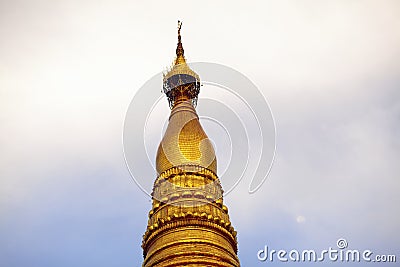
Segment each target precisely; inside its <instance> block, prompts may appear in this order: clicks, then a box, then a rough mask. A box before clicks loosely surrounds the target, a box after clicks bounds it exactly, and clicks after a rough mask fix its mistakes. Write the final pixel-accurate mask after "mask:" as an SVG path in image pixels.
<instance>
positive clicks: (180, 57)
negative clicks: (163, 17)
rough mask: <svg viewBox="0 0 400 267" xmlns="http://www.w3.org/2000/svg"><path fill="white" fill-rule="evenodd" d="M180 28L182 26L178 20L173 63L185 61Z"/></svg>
mask: <svg viewBox="0 0 400 267" xmlns="http://www.w3.org/2000/svg"><path fill="white" fill-rule="evenodd" d="M181 28H182V21H180V20H178V45H177V47H176V59H175V65H178V64H183V63H186V60H185V56H184V53H185V51H184V50H183V46H182V41H181Z"/></svg>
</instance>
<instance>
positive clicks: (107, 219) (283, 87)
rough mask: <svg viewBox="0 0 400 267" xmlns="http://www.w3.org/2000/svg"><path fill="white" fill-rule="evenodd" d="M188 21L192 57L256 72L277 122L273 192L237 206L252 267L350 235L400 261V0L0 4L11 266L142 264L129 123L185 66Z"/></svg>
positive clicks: (143, 204) (4, 250) (4, 252)
mask: <svg viewBox="0 0 400 267" xmlns="http://www.w3.org/2000/svg"><path fill="white" fill-rule="evenodd" d="M178 19H181V20H183V22H184V25H183V28H182V33H183V37H182V38H183V42H184V48H185V54H186V56H187V59H188V61H192V62H196V61H202V62H216V63H219V64H223V65H227V66H230V67H233V68H235V69H236V70H238V71H240V72H241V73H243V74H245V75H246V76H247V77H249V78H250V79H251V80H252V81H253V82H254V83H255V84H256V85H257V86H258V87H259V88H260V90H261V91H262V92H263V94H264V95H265V97H266V98H267V99H268V102H269V104H270V105H271V108H272V111H273V113H274V116H275V119H276V126H277V154H276V161H275V163H274V166H273V168H272V171H271V174H270V176H269V178H268V180H267V181H266V183H265V184H264V185H263V187H262V188H261V189H260V190H259V191H257V193H255V194H253V195H249V194H248V193H247V184H245V183H241V184H239V186H238V187H237V188H236V189H235V190H233V191H232V193H231V194H229V195H228V196H227V197H226V199H225V201H226V202H227V205H228V207H229V212H230V216H231V219H232V222H233V225H234V226H235V228H236V230H237V231H238V239H239V257H240V260H241V263H242V266H266V265H268V264H270V263H268V262H267V263H265V262H264V263H260V262H259V261H258V260H257V256H256V253H257V251H258V250H260V249H262V248H263V247H264V245H268V246H269V247H271V248H273V249H280V248H284V249H288V250H290V249H293V248H294V249H299V250H301V249H315V250H322V249H326V248H328V247H330V246H332V247H334V246H335V243H336V240H337V239H338V238H340V237H343V238H346V239H347V241H348V243H349V248H352V249H371V250H373V251H374V252H376V253H380V254H396V253H397V258H399V257H400V255H399V254H398V251H399V250H400V246H399V241H398V240H399V239H400V234H399V233H400V231H399V230H400V229H399V225H400V215H399V207H398V203H400V196H399V194H398V192H399V190H400V181H399V173H400V167H399V164H398V159H399V157H400V141H399V136H400V93H399V92H400V91H399V89H400V78H399V77H400V3H399V2H398V1H367V0H366V1H348V0H347V1H344V0H343V1H317V0H301V1H294V0H293V1H258V2H253V1H241V2H237V1H218V3H214V2H213V1H196V2H194V1H193V2H192V1H159V2H156V1H146V2H144V1H140V2H139V1H137V2H135V1H88V0H81V1H57V0H56V1H53V0H52V1H50V0H48V1H38V0H32V1H19V0H15V1H0V36H1V42H0V122H1V124H0V125H1V130H0V147H1V150H0V151H1V152H0V157H1V158H0V159H1V160H0V265H1V266H4V267H14V266H18V267H21V266H30V267H35V266H41V267H46V266H60V267H61V266H99V267H100V266H140V265H141V262H142V250H141V247H140V245H141V238H142V234H143V233H144V231H145V228H146V224H147V213H148V210H149V209H150V201H149V198H148V197H147V196H146V195H145V194H143V192H142V191H140V189H139V188H138V187H137V186H136V185H135V184H134V182H133V181H132V179H131V177H130V175H129V172H128V170H127V168H126V166H125V162H124V156H123V152H122V131H123V123H124V118H125V112H126V110H127V108H128V105H129V103H130V101H131V99H132V98H133V96H134V94H135V92H136V91H137V90H138V89H139V88H140V87H141V86H142V85H143V83H145V82H146V81H147V80H148V79H149V78H151V77H152V76H153V75H155V74H156V73H158V72H160V71H163V70H165V69H166V67H167V66H169V65H170V64H171V62H172V60H173V56H174V52H175V46H176V22H177V20H178ZM160 89H161V84H160ZM206 89H207V87H204V88H202V90H206ZM165 105H167V102H166V100H165ZM200 105H201V101H199V106H200ZM200 115H201V114H200ZM162 126H163V125H160V127H162ZM148 179H155V177H154V174H149V177H148ZM398 260H399V259H398ZM336 264H337V265H339V263H336ZM286 265H288V264H286ZM297 265H302V266H310V264H309V263H305V264H301V263H293V264H292V265H291V266H297ZM312 265H315V266H323V265H324V264H322V263H321V264H317V263H314V264H312ZM333 265H335V264H333ZM381 265H382V266H395V265H396V264H393V263H392V264H389V263H386V264H381Z"/></svg>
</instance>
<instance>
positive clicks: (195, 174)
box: [142, 23, 240, 267]
mask: <svg viewBox="0 0 400 267" xmlns="http://www.w3.org/2000/svg"><path fill="white" fill-rule="evenodd" d="M180 29H181V23H179V25H178V46H177V49H176V54H177V58H176V60H175V65H174V67H173V68H172V70H171V71H170V72H169V73H167V74H166V75H165V76H164V92H165V93H166V95H167V97H168V100H169V102H170V106H171V108H172V110H171V115H170V118H169V124H168V127H167V130H166V132H165V134H164V137H163V139H162V140H161V143H160V145H159V148H158V151H157V157H156V168H157V173H158V177H157V179H156V180H155V182H154V187H153V192H152V199H153V202H152V209H151V210H150V212H149V220H148V225H147V229H146V232H145V233H144V235H143V242H142V248H143V257H144V261H143V266H144V267H150V266H151V267H169V266H171V267H172V266H193V267H194V266H230V267H238V266H240V263H239V259H238V257H237V239H236V231H235V230H234V228H233V227H232V225H231V222H230V219H229V215H228V208H227V207H226V206H225V205H224V204H223V198H222V195H223V190H222V187H221V184H220V181H219V179H218V176H217V161H216V158H215V152H214V148H213V146H212V143H211V142H210V140H209V139H208V137H207V135H206V133H205V132H204V130H203V128H202V127H201V124H200V122H199V118H198V116H197V113H196V110H195V103H196V102H195V100H197V94H198V93H199V82H200V79H199V77H198V75H197V74H195V73H194V72H193V71H192V70H190V68H189V67H187V65H186V61H185V58H184V56H183V47H182V43H181V37H180ZM183 65H186V66H183ZM181 75H184V76H181ZM183 80H184V81H183Z"/></svg>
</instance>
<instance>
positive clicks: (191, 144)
mask: <svg viewBox="0 0 400 267" xmlns="http://www.w3.org/2000/svg"><path fill="white" fill-rule="evenodd" d="M190 165H192V166H193V165H195V166H201V167H204V168H207V169H209V170H211V171H213V172H214V173H217V161H216V157H215V151H214V148H213V145H212V143H211V141H210V140H209V139H208V137H207V135H206V133H205V132H204V130H203V128H202V127H201V124H200V122H199V117H198V116H197V113H196V110H195V109H194V107H193V105H192V103H191V101H182V102H180V103H178V104H177V105H175V106H174V108H173V109H172V111H171V115H170V117H169V123H168V127H167V130H166V132H165V134H164V137H163V139H162V140H161V143H160V145H159V147H158V151H157V157H156V169H157V173H158V174H160V173H162V172H164V171H166V170H168V169H169V168H171V167H178V166H180V167H181V168H183V169H184V168H185V167H186V166H190Z"/></svg>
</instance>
